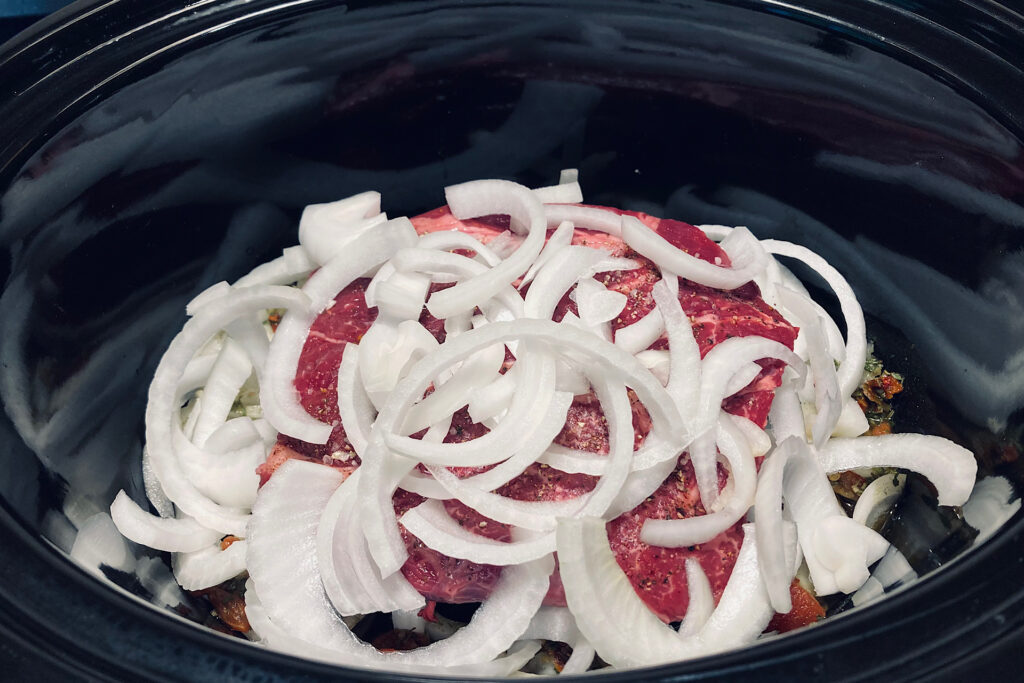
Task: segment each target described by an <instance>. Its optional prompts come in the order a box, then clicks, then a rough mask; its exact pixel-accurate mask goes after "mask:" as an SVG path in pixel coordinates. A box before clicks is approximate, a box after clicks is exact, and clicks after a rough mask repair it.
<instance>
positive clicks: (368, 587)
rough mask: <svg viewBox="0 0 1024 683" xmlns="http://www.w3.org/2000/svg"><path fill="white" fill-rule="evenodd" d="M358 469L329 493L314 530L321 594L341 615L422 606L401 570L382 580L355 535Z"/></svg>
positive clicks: (357, 531) (362, 541) (357, 530)
mask: <svg viewBox="0 0 1024 683" xmlns="http://www.w3.org/2000/svg"><path fill="white" fill-rule="evenodd" d="M359 476H360V473H359V470H356V472H355V473H353V474H352V475H351V476H350V477H349V478H348V479H347V480H346V481H345V482H343V483H342V484H341V486H339V487H338V489H337V490H336V491H335V492H334V494H332V496H331V498H330V500H329V501H328V503H327V506H326V507H325V508H324V511H323V514H322V515H321V517H320V524H319V526H318V528H317V535H316V546H317V562H318V564H319V567H320V575H321V576H320V578H321V580H322V582H323V586H324V590H325V591H326V593H327V596H328V597H329V598H330V600H331V603H332V604H333V605H334V607H335V609H337V610H338V612H339V613H340V614H341V615H342V616H351V615H355V614H365V613H372V612H393V611H395V610H413V609H418V608H420V607H422V606H423V605H424V604H426V602H425V600H424V599H423V596H422V595H420V594H419V593H417V592H416V590H415V589H414V588H413V587H412V585H410V584H409V582H408V581H406V579H405V577H404V576H402V574H401V572H395V573H393V574H391V575H390V576H388V577H387V578H386V579H384V578H382V577H381V574H380V571H379V569H378V568H377V566H376V565H375V564H374V563H373V561H372V559H371V558H370V555H369V551H368V550H367V547H366V540H365V538H364V537H363V534H362V532H361V531H360V528H359V527H360V522H359V518H360V509H361V507H360V505H359V497H358V480H359Z"/></svg>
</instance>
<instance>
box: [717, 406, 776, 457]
mask: <svg viewBox="0 0 1024 683" xmlns="http://www.w3.org/2000/svg"><path fill="white" fill-rule="evenodd" d="M722 417H723V418H724V419H727V420H729V421H731V422H732V424H733V426H734V427H736V429H738V430H739V433H740V434H742V435H743V438H744V439H746V441H747V445H748V446H749V447H750V450H751V452H752V453H753V454H754V457H755V458H759V457H761V456H762V455H764V454H765V453H767V452H768V451H770V450H771V449H772V438H771V437H770V436H768V432H766V431H765V430H763V429H761V428H760V427H758V426H757V425H756V424H754V423H753V422H751V421H750V420H749V419H747V418H745V417H743V416H742V415H732V414H730V413H725V414H724V415H722Z"/></svg>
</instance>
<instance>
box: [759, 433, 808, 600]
mask: <svg viewBox="0 0 1024 683" xmlns="http://www.w3.org/2000/svg"><path fill="white" fill-rule="evenodd" d="M798 443H800V439H799V437H792V436H791V437H789V438H787V439H786V440H785V441H783V442H782V443H780V444H779V445H778V447H777V448H776V449H775V450H774V451H772V452H771V453H770V454H769V455H768V457H766V458H765V459H764V462H763V463H762V464H761V471H760V472H759V473H758V480H757V491H756V493H755V494H754V513H755V519H756V520H757V528H756V533H755V540H756V542H757V554H758V557H759V559H760V563H761V573H762V576H763V579H764V585H765V590H766V592H767V594H768V599H769V601H770V602H771V604H772V609H774V610H775V611H776V612H779V613H780V614H786V613H788V612H789V611H790V610H792V609H793V602H792V595H791V594H790V592H789V584H790V581H791V580H792V578H793V577H792V576H789V571H788V567H787V565H786V557H785V542H784V540H783V517H782V499H783V481H784V479H785V473H786V464H787V463H788V461H789V457H790V454H791V453H792V452H794V450H795V449H796V448H798V446H797V444H798Z"/></svg>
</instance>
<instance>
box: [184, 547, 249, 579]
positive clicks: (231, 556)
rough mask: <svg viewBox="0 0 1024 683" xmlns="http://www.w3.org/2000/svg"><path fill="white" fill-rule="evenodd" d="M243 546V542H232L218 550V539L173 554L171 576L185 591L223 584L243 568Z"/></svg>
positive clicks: (242, 570) (244, 566) (244, 554)
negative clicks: (191, 550)
mask: <svg viewBox="0 0 1024 683" xmlns="http://www.w3.org/2000/svg"><path fill="white" fill-rule="evenodd" d="M246 547H247V543H246V541H235V542H234V543H232V544H231V545H230V546H228V547H227V548H226V549H225V550H221V549H220V543H219V542H218V543H214V544H213V545H211V546H209V547H207V548H204V549H202V550H198V551H196V552H192V553H175V554H174V555H173V557H172V559H171V566H172V567H173V569H174V578H175V580H176V581H177V582H178V584H179V585H180V586H181V587H182V588H184V589H185V590H187V591H195V590H201V589H203V588H209V587H210V586H216V585H217V584H221V583H224V582H225V581H227V580H229V579H233V578H235V577H236V576H238V575H239V574H241V573H242V572H244V571H245V570H246V562H245V556H246Z"/></svg>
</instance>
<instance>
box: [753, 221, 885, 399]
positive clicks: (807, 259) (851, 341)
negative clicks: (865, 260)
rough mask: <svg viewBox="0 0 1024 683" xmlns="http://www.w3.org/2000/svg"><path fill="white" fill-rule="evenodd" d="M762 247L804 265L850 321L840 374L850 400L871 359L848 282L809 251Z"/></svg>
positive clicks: (771, 244)
mask: <svg viewBox="0 0 1024 683" xmlns="http://www.w3.org/2000/svg"><path fill="white" fill-rule="evenodd" d="M761 245H762V246H763V247H764V248H765V249H767V250H768V251H769V252H771V253H773V254H778V255H780V256H788V257H790V258H795V259H797V260H799V261H803V262H804V263H805V264H807V265H808V266H810V267H811V268H813V269H814V271H815V272H816V273H818V275H820V276H821V277H822V278H823V279H824V280H825V282H827V283H828V284H829V286H830V287H831V288H832V291H833V292H835V295H836V298H838V299H839V307H840V308H841V309H842V311H843V317H844V318H845V319H846V356H845V358H844V359H843V362H842V364H841V365H840V366H839V370H838V381H839V395H840V396H849V395H850V394H852V393H853V392H854V390H855V389H856V388H857V387H858V386H860V381H861V375H862V374H863V373H864V361H865V360H866V359H867V337H866V336H865V327H864V311H863V310H862V309H861V307H860V303H858V301H857V296H856V295H855V294H854V293H853V289H852V288H851V287H850V285H849V283H848V282H847V281H846V279H845V278H844V277H843V276H842V275H841V274H840V273H839V271H838V270H836V269H835V268H834V267H832V265H831V264H829V263H828V261H826V260H825V259H823V258H821V257H820V256H818V255H817V254H815V253H814V252H813V251H811V250H810V249H807V248H806V247H801V246H799V245H796V244H791V243H789V242H783V241H780V240H764V241H763V242H761Z"/></svg>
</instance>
